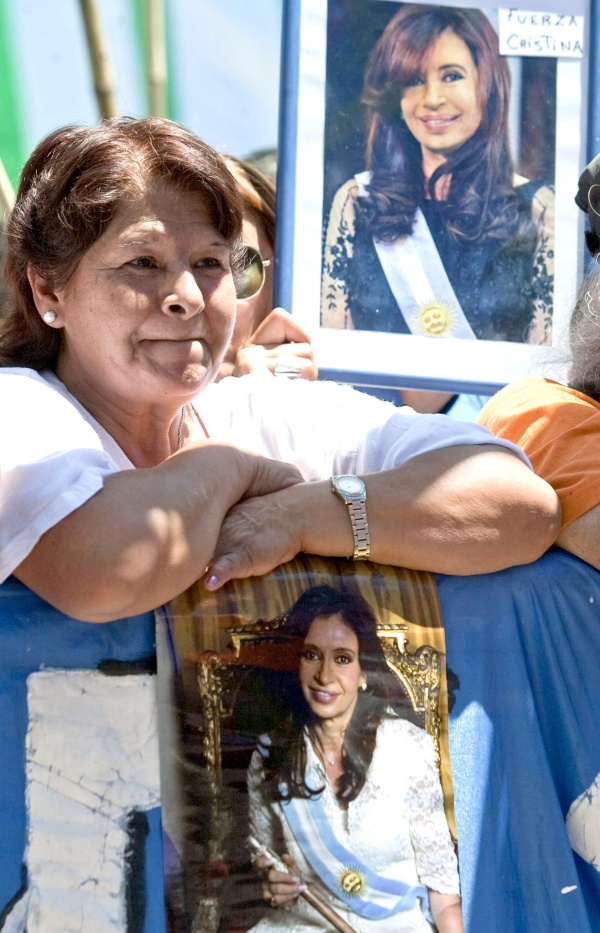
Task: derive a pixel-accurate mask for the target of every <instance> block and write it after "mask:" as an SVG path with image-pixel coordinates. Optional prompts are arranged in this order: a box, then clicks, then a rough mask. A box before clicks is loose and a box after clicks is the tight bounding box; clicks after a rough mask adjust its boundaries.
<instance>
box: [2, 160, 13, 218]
mask: <svg viewBox="0 0 600 933" xmlns="http://www.w3.org/2000/svg"><path fill="white" fill-rule="evenodd" d="M14 203H15V193H14V191H13V186H12V185H11V183H10V178H9V177H8V175H7V174H6V169H5V168H4V163H3V161H2V159H0V225H1V221H2V218H3V217H4V215H5V214H6V212H7V211H12V209H13V206H14Z"/></svg>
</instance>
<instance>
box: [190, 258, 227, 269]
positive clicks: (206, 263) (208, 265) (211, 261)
mask: <svg viewBox="0 0 600 933" xmlns="http://www.w3.org/2000/svg"><path fill="white" fill-rule="evenodd" d="M195 265H196V268H197V269H223V270H225V268H226V267H225V266H224V265H223V263H222V262H221V260H220V259H215V257H214V256H206V257H205V258H204V259H199V260H198V262H197V263H196V264H195Z"/></svg>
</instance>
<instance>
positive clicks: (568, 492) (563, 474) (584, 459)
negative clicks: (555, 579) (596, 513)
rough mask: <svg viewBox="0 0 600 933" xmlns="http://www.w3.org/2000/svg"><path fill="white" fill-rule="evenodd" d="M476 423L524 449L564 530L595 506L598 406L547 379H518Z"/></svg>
mask: <svg viewBox="0 0 600 933" xmlns="http://www.w3.org/2000/svg"><path fill="white" fill-rule="evenodd" d="M478 421H479V423H480V424H482V425H484V426H485V427H486V428H488V429H489V430H490V431H491V432H492V434H495V435H496V437H504V438H507V439H508V440H510V441H513V442H514V443H515V444H517V445H518V446H519V447H520V448H521V449H522V450H524V451H525V453H526V454H527V456H528V457H529V459H530V460H531V465H532V466H533V469H534V470H535V472H536V473H537V474H538V476H541V477H542V478H543V479H545V480H546V482H547V483H550V485H551V486H552V487H553V488H554V489H555V490H556V492H557V494H558V497H559V499H560V502H561V505H562V510H563V518H562V527H563V528H564V527H565V526H566V525H569V524H570V523H571V522H573V521H575V519H576V518H579V517H580V516H581V515H583V514H584V513H585V512H589V510H590V509H593V508H594V506H596V505H598V504H599V503H600V403H598V402H595V401H594V399H591V398H589V397H588V396H587V395H583V394H582V393H581V392H576V391H575V389H570V388H569V387H568V386H563V385H561V384H560V383H558V382H552V380H550V379H538V378H536V379H533V378H530V379H520V380H519V381H518V382H513V383H511V384H510V385H508V386H506V388H504V389H502V390H501V391H500V392H498V393H497V394H496V395H494V396H493V397H492V398H491V399H490V401H489V402H488V403H487V405H486V406H485V408H484V409H483V410H482V411H481V412H480V414H479V418H478Z"/></svg>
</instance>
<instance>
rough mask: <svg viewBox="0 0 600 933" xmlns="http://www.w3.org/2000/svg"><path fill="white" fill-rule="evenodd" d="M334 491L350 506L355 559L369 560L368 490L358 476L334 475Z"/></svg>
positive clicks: (332, 486)
mask: <svg viewBox="0 0 600 933" xmlns="http://www.w3.org/2000/svg"><path fill="white" fill-rule="evenodd" d="M331 488H332V490H333V492H334V493H335V494H336V496H338V498H339V499H341V500H342V502H343V503H345V505H347V506H348V514H349V515H350V523H351V525H352V534H353V535H354V554H353V555H352V557H353V559H354V560H368V559H369V554H370V553H371V539H370V537H369V525H368V522H367V505H366V503H367V490H366V489H365V484H364V483H363V481H362V479H359V478H358V476H332V477H331Z"/></svg>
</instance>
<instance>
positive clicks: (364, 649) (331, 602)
mask: <svg viewBox="0 0 600 933" xmlns="http://www.w3.org/2000/svg"><path fill="white" fill-rule="evenodd" d="M334 615H339V616H340V617H341V619H342V620H343V621H344V623H345V624H346V625H347V626H348V628H350V629H352V631H353V632H354V634H355V635H356V638H357V640H358V657H359V661H360V666H361V670H362V672H363V674H364V675H365V678H366V680H367V689H366V690H365V691H364V692H363V691H359V692H358V696H357V701H356V707H355V709H354V713H353V715H352V719H351V721H350V724H349V726H348V727H347V729H346V732H345V735H344V744H343V749H342V768H343V773H342V775H341V777H340V780H339V789H338V792H337V797H338V799H339V800H341V801H343V802H344V803H349V802H350V801H351V800H355V799H356V797H358V795H359V794H360V792H361V790H362V788H363V786H364V783H365V780H366V776H367V771H368V770H369V766H370V764H371V760H372V758H373V752H374V751H375V744H376V740H377V730H378V728H379V726H380V725H381V723H382V722H383V720H384V719H390V718H395V717H402V718H404V719H410V720H411V722H416V714H415V712H414V709H413V706H412V704H411V702H410V700H409V698H408V695H407V693H406V692H405V691H404V690H403V688H402V686H401V683H400V681H399V680H398V678H397V676H396V675H395V674H394V673H393V671H392V670H391V669H390V668H389V667H388V665H387V663H386V660H385V656H384V653H383V648H382V646H381V641H380V639H379V637H378V635H377V622H376V620H375V616H374V615H373V613H372V612H371V609H370V608H369V606H368V604H367V603H366V602H365V600H364V599H363V598H362V596H360V595H359V594H358V593H353V592H349V591H347V590H339V589H335V588H334V587H332V586H313V587H311V588H310V589H308V590H306V591H305V592H304V593H303V594H302V595H301V596H300V598H299V599H298V600H297V602H296V603H294V605H293V606H292V608H291V609H290V610H289V611H288V612H287V613H286V614H285V617H284V624H283V626H282V628H281V630H280V631H281V632H282V633H285V634H287V635H291V636H295V637H297V638H298V639H302V640H303V641H304V639H305V638H306V634H307V632H308V630H309V629H310V627H311V625H312V623H313V622H314V620H315V619H316V618H328V617H329V616H334ZM299 692H300V691H299V687H298V691H297V693H295V698H294V702H293V703H291V704H290V706H291V711H290V714H289V717H288V719H287V720H286V722H285V724H284V725H283V727H282V728H281V729H280V730H279V731H278V732H276V733H270V735H269V739H270V743H271V744H269V745H268V746H267V745H265V747H264V749H263V751H265V753H266V754H265V761H264V767H265V777H266V780H267V781H269V782H270V783H271V787H272V793H273V796H274V798H275V799H279V800H286V799H288V798H289V797H312V796H315V795H320V794H321V793H322V792H323V789H324V788H320V789H317V790H316V791H315V790H314V789H311V788H310V787H308V785H307V784H306V781H305V773H306V764H307V759H306V744H305V741H304V732H305V729H306V728H308V729H310V726H311V724H312V723H313V722H315V721H317V720H316V717H315V716H314V714H313V713H312V711H311V710H310V708H309V706H308V704H307V703H306V701H305V700H304V698H303V697H302V698H300V697H299V695H298V694H299Z"/></svg>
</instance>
